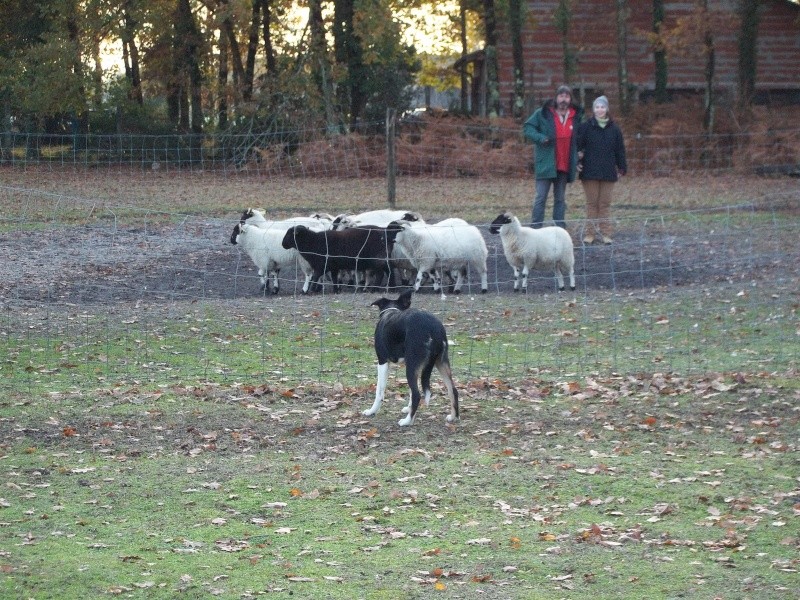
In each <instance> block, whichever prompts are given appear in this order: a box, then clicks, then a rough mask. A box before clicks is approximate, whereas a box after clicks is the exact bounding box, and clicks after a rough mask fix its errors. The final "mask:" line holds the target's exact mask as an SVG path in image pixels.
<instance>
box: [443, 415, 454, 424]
mask: <svg viewBox="0 0 800 600" xmlns="http://www.w3.org/2000/svg"><path fill="white" fill-rule="evenodd" d="M455 420H456V418H455V417H454V416H453V415H447V418H446V419H445V421H447V422H448V423H452V422H453V421H455Z"/></svg>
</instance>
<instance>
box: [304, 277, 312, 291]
mask: <svg viewBox="0 0 800 600" xmlns="http://www.w3.org/2000/svg"><path fill="white" fill-rule="evenodd" d="M304 275H305V281H304V282H303V294H307V293H308V291H309V290H310V289H311V278H312V276H313V273H304Z"/></svg>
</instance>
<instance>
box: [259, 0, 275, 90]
mask: <svg viewBox="0 0 800 600" xmlns="http://www.w3.org/2000/svg"><path fill="white" fill-rule="evenodd" d="M261 14H262V19H261V20H262V30H263V32H264V33H263V36H264V57H265V60H266V64H267V73H269V74H270V75H274V74H275V71H276V69H277V65H276V63H275V47H274V46H273V44H272V31H271V27H272V6H271V4H270V0H261Z"/></svg>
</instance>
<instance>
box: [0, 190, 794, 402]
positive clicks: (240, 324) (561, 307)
mask: <svg viewBox="0 0 800 600" xmlns="http://www.w3.org/2000/svg"><path fill="white" fill-rule="evenodd" d="M0 205H2V206H3V207H4V211H5V214H4V215H3V217H2V223H3V227H2V234H0V275H2V277H0V279H1V281H0V292H1V293H2V317H1V318H0V352H1V353H2V356H3V361H2V373H3V378H2V380H0V388H11V389H16V390H17V391H19V388H20V382H24V386H27V387H29V388H30V389H31V390H33V389H37V390H39V389H53V390H56V389H57V390H64V389H73V388H74V389H75V390H90V389H95V388H97V389H100V388H103V389H113V388H114V387H115V386H124V385H127V386H146V387H148V388H159V387H161V386H171V385H191V384H194V383H197V382H199V381H212V382H228V383H230V382H241V383H258V382H272V383H276V382H281V383H282V384H284V385H287V386H291V385H297V384H299V383H302V382H307V381H337V382H341V383H342V384H344V385H348V384H352V383H355V382H368V381H371V380H372V378H373V376H374V366H373V365H374V353H373V350H372V343H371V335H372V329H373V327H374V322H375V318H376V314H374V309H372V308H370V306H369V304H370V303H371V302H372V301H373V300H374V299H375V298H376V297H378V296H380V295H383V294H384V293H385V292H383V291H377V290H376V291H372V292H366V293H365V292H363V291H356V290H354V289H353V288H345V290H344V291H343V292H341V293H339V294H333V293H331V291H330V289H329V288H327V287H324V288H323V290H322V291H321V292H319V293H316V294H311V295H307V296H305V295H302V294H301V292H300V286H301V284H302V282H301V281H300V279H299V278H298V277H297V273H296V272H295V271H294V270H291V269H288V270H283V271H281V274H280V283H281V289H280V292H279V293H278V294H277V295H274V296H273V295H271V294H267V293H265V292H263V291H262V290H260V281H259V278H258V274H257V272H256V268H255V267H254V265H253V263H252V261H251V260H250V259H249V257H248V256H247V255H246V254H243V253H241V252H240V251H238V250H237V249H236V248H235V247H234V246H231V245H230V243H229V238H230V234H231V229H232V227H233V226H234V222H233V221H231V220H227V219H217V218H208V217H202V216H196V215H189V214H181V213H173V212H157V211H153V210H145V209H141V208H137V207H135V206H129V205H125V206H123V205H119V206H113V205H109V204H108V202H107V201H100V200H98V199H92V198H77V197H72V196H66V195H61V194H57V193H44V192H40V191H36V190H30V189H19V188H9V187H5V186H0ZM798 210H800V198H799V197H798V195H797V194H796V193H794V194H792V193H788V194H786V193H784V194H779V195H772V196H770V195H767V196H765V197H764V198H761V199H759V200H758V201H754V202H752V203H745V204H740V205H736V206H726V207H722V208H720V207H716V208H713V209H708V210H697V211H676V212H671V213H661V214H657V215H651V216H647V217H642V216H638V217H629V218H625V219H618V220H617V222H616V223H615V226H616V229H617V231H618V233H617V235H616V236H615V243H614V244H613V245H611V246H603V245H591V246H587V245H583V244H581V243H580V242H578V243H576V246H575V248H574V254H575V259H576V280H577V289H576V291H575V292H569V291H567V292H561V293H559V292H558V291H557V289H556V282H555V278H554V276H553V273H552V272H547V271H537V272H535V273H533V274H532V276H531V278H530V281H529V290H528V293H527V294H521V293H514V292H513V273H512V271H511V269H510V267H509V266H508V264H507V262H506V259H505V257H504V254H503V250H502V246H501V242H500V240H499V238H498V236H493V235H491V234H490V233H489V231H488V224H487V223H475V225H476V226H478V228H479V230H480V231H481V233H482V234H483V237H484V238H485V241H486V244H487V248H488V250H489V256H488V259H487V267H488V281H489V292H488V293H487V294H481V293H480V286H479V282H478V279H477V277H476V274H475V273H469V274H468V275H469V276H470V282H469V285H468V287H467V288H466V290H465V293H463V294H461V295H459V296H456V295H452V294H449V295H448V296H447V297H446V298H444V299H443V298H441V297H440V295H439V293H434V292H432V291H431V290H430V289H429V288H427V287H424V288H423V289H422V290H421V291H420V292H419V293H418V294H416V295H415V297H414V303H415V305H416V306H419V307H421V308H426V309H428V310H430V311H432V312H435V313H436V314H437V315H439V316H440V317H441V318H442V319H443V321H444V322H445V325H446V326H447V328H448V331H449V335H450V337H451V338H452V344H453V354H452V361H453V364H454V369H455V370H456V373H457V377H459V378H462V379H465V378H484V379H486V380H488V381H491V380H493V379H494V378H503V377H508V378H521V377H522V378H524V377H545V376H547V375H548V374H550V375H552V376H553V377H556V376H558V377H563V376H565V375H574V376H586V375H590V374H592V373H606V374H607V373H612V372H613V373H618V374H620V376H624V375H625V374H631V373H637V372H654V371H655V372H671V371H679V372H684V373H696V372H707V371H737V370H743V371H751V372H752V371H764V370H766V371H773V370H784V369H792V368H796V365H797V359H798V349H799V347H800V344H799V343H798V342H799V341H800V335H798V334H799V333H800V330H798V327H799V325H798V320H797V289H798V286H797V282H798V275H800V246H798V244H797V241H796V238H797V232H798V223H797V214H798ZM575 227H576V229H577V231H578V232H579V231H580V228H581V223H580V222H576V224H575Z"/></svg>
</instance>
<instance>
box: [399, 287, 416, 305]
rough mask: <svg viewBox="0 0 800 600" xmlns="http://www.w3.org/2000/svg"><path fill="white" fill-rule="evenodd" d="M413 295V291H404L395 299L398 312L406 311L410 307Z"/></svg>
mask: <svg viewBox="0 0 800 600" xmlns="http://www.w3.org/2000/svg"><path fill="white" fill-rule="evenodd" d="M413 293H414V289H413V288H412V289H410V290H406V291H405V292H403V293H402V294H400V295H399V296H398V297H397V307H398V308H399V309H400V310H406V309H407V308H409V307H410V306H411V294H413Z"/></svg>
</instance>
